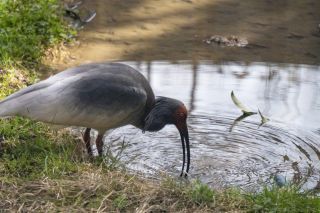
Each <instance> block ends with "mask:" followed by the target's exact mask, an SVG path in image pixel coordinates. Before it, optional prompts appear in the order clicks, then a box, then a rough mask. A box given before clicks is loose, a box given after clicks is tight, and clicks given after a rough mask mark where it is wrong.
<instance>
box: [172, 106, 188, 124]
mask: <svg viewBox="0 0 320 213" xmlns="http://www.w3.org/2000/svg"><path fill="white" fill-rule="evenodd" d="M187 116H188V110H187V108H186V107H185V106H184V105H181V106H180V107H179V108H178V109H177V110H176V112H175V113H174V115H173V117H174V120H175V125H176V126H177V128H178V129H183V128H184V127H185V126H186V120H187Z"/></svg>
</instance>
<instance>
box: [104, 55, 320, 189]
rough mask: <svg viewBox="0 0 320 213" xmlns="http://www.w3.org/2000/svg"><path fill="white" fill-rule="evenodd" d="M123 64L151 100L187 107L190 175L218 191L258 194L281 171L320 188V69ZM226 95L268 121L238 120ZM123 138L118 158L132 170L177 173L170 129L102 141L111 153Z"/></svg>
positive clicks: (127, 131)
mask: <svg viewBox="0 0 320 213" xmlns="http://www.w3.org/2000/svg"><path fill="white" fill-rule="evenodd" d="M125 63H127V64H129V65H131V66H133V67H135V68H138V69H139V70H141V72H142V73H143V74H144V75H145V76H146V77H147V78H148V79H149V81H150V83H151V85H152V87H153V89H154V92H155V94H156V95H159V96H169V97H173V98H177V99H180V100H182V101H183V102H184V103H185V104H186V106H187V107H188V108H189V111H190V115H189V118H188V124H189V129H190V138H191V150H192V153H191V154H192V167H191V178H199V179H201V180H202V181H204V182H206V183H208V184H210V185H212V186H213V187H216V188H219V187H224V186H232V185H237V186H240V187H242V188H244V189H257V188H259V186H261V185H265V184H269V183H271V182H272V177H273V176H274V175H279V174H280V175H282V176H284V177H286V179H287V180H289V181H292V182H300V183H301V182H302V183H303V187H304V188H316V187H317V185H319V177H320V169H319V168H320V142H319V141H320V133H319V123H320V100H319V96H318V93H319V92H318V91H319V82H320V67H318V66H307V65H291V64H267V63H251V64H243V63H224V64H218V65H217V64H213V63H211V62H208V61H202V62H188V61H182V62H177V63H169V62H161V61H156V62H125ZM231 90H234V91H235V92H236V93H237V96H238V97H239V99H241V101H243V102H244V103H245V104H246V105H247V106H248V107H250V108H252V109H256V110H257V109H258V108H259V109H260V110H261V111H262V112H263V114H264V115H266V116H267V117H269V118H270V119H271V120H270V121H269V122H267V123H265V124H264V125H262V126H261V118H260V116H259V115H252V116H249V117H246V118H245V119H243V118H244V116H241V114H242V113H241V112H240V110H239V109H238V108H237V107H235V106H234V104H233V103H232V101H231V98H230V92H231ZM239 116H240V117H239ZM230 129H232V131H230ZM119 138H120V139H119ZM115 139H118V140H115ZM123 140H126V141H128V142H129V143H128V146H127V148H126V149H125V150H124V152H123V153H122V154H123V160H124V161H125V162H126V164H127V167H128V168H129V169H130V170H132V171H133V172H135V173H141V174H142V175H147V176H151V177H155V178H156V177H158V175H159V173H161V172H169V173H170V174H171V175H173V176H176V175H177V174H179V171H180V166H181V161H182V151H181V147H180V142H179V137H178V133H177V132H176V129H175V128H174V127H172V126H167V127H165V128H164V129H163V130H161V131H160V132H158V133H145V134H142V133H141V131H139V130H137V129H135V128H133V127H130V126H126V127H123V128H119V129H116V130H113V131H112V132H111V133H110V134H109V135H108V137H106V138H105V142H106V143H107V144H110V143H112V144H113V146H112V149H115V150H117V149H118V148H119V146H121V144H122V143H123ZM111 141H112V142H111ZM128 162H129V163H128Z"/></svg>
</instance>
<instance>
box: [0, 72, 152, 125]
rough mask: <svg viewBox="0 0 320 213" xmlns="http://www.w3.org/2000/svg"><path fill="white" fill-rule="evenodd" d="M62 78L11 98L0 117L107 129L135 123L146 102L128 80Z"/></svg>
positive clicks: (97, 75) (103, 76)
mask: <svg viewBox="0 0 320 213" xmlns="http://www.w3.org/2000/svg"><path fill="white" fill-rule="evenodd" d="M58 77H59V76H58ZM64 77H65V78H64V79H63V78H57V77H53V78H51V79H48V80H46V81H43V82H40V83H38V84H36V85H33V86H31V87H30V88H27V89H25V90H24V91H20V92H18V93H17V94H13V95H12V96H11V97H9V98H8V99H7V100H4V101H3V102H1V103H0V116H11V115H22V116H25V117H29V118H31V119H34V120H40V121H44V122H48V123H53V124H63V125H77V126H88V127H93V128H100V127H101V128H102V127H103V126H106V127H105V128H106V129H108V128H111V127H116V126H117V125H118V126H121V124H127V123H129V121H130V120H133V119H136V118H135V117H134V116H135V115H138V114H139V113H142V112H140V111H141V110H142V109H143V108H144V105H145V103H146V100H147V94H146V92H145V91H144V89H143V88H142V87H141V86H140V85H139V82H138V83H137V82H135V81H134V80H133V79H131V78H130V76H129V77H126V76H124V75H123V76H117V75H114V74H113V73H109V72H104V73H101V72H82V74H81V73H79V74H77V75H66V74H64ZM54 78H56V79H59V80H58V81H53V79H54Z"/></svg>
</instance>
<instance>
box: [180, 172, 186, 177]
mask: <svg viewBox="0 0 320 213" xmlns="http://www.w3.org/2000/svg"><path fill="white" fill-rule="evenodd" d="M180 177H184V178H188V173H187V172H181V174H180Z"/></svg>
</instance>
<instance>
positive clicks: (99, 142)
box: [96, 134, 103, 156]
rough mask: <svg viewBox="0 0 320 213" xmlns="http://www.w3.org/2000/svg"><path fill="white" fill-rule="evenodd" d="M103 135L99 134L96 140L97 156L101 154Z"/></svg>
mask: <svg viewBox="0 0 320 213" xmlns="http://www.w3.org/2000/svg"><path fill="white" fill-rule="evenodd" d="M102 139H103V135H101V134H99V135H98V137H97V140H96V146H97V150H98V154H99V156H102V154H103V140H102Z"/></svg>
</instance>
